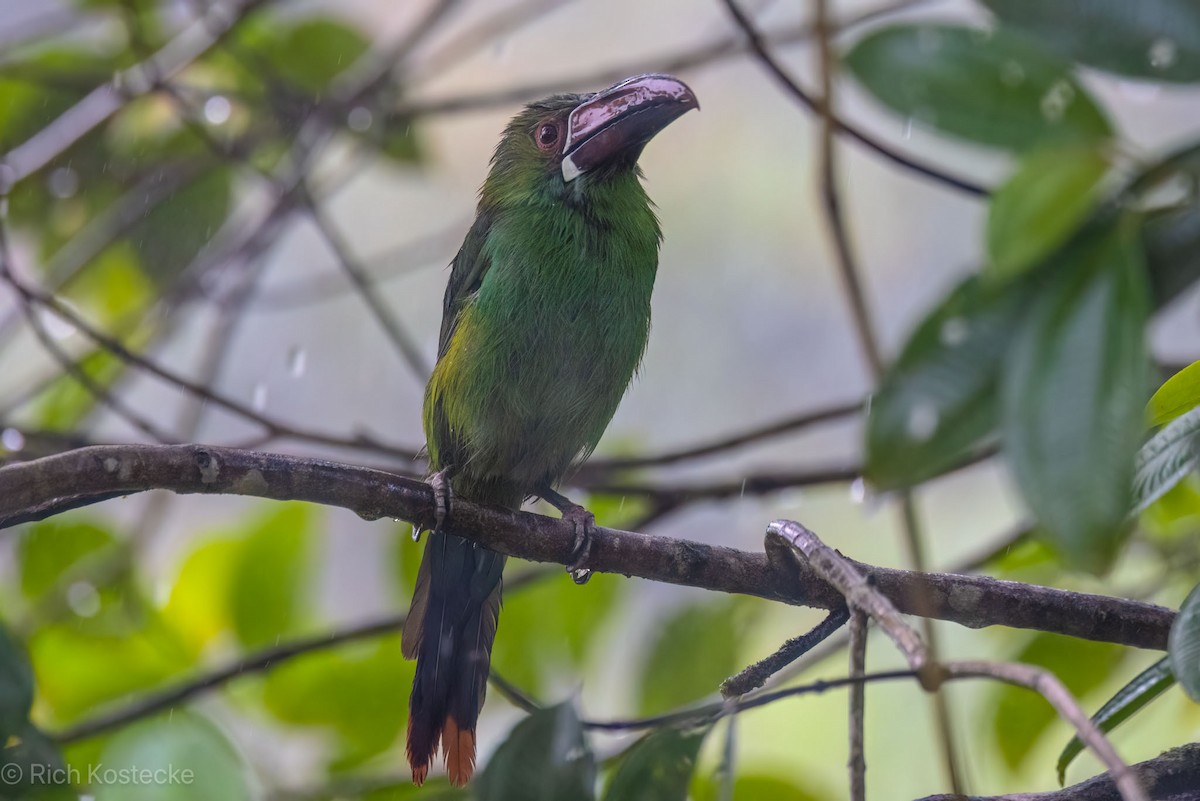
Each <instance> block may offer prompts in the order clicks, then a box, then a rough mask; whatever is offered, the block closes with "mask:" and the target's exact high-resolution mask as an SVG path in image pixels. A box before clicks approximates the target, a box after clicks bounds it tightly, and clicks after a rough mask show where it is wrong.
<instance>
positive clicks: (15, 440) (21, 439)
mask: <svg viewBox="0 0 1200 801" xmlns="http://www.w3.org/2000/svg"><path fill="white" fill-rule="evenodd" d="M0 445H3V446H4V448H5V450H7V451H9V452H10V453H17V452H19V451H22V450H24V449H25V435H24V434H22V433H21V432H20V431H18V430H17V429H15V428H6V429H4V431H0Z"/></svg>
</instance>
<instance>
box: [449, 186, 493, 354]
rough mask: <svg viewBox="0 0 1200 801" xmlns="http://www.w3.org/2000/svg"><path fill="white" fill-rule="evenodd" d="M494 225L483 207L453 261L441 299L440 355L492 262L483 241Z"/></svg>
mask: <svg viewBox="0 0 1200 801" xmlns="http://www.w3.org/2000/svg"><path fill="white" fill-rule="evenodd" d="M491 227H492V215H491V213H490V212H486V211H482V210H480V212H479V214H478V215H476V217H475V223H474V224H473V225H472V226H471V230H470V231H468V232H467V237H466V239H464V240H463V243H462V247H460V248H459V249H458V253H457V254H456V255H455V257H454V261H453V262H451V264H450V280H449V281H447V282H446V296H445V298H443V299H442V331H441V334H440V335H439V336H438V358H439V359H441V358H442V357H443V356H445V355H446V349H447V348H449V347H450V340H451V338H452V337H453V336H454V330H455V328H457V327H458V319H459V315H460V314H462V310H463V309H464V308H465V307H466V305H467V304H468V303H469V302H470V300H471V298H472V297H473V296H474V295H475V293H476V292H478V291H479V285H480V284H482V283H483V276H484V274H485V273H486V272H487V271H488V267H490V266H491V261H490V260H489V259H488V258H487V256H485V255H484V252H483V243H484V241H485V240H486V239H487V235H488V231H489V230H491Z"/></svg>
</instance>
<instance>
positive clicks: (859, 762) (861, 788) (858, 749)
mask: <svg viewBox="0 0 1200 801" xmlns="http://www.w3.org/2000/svg"><path fill="white" fill-rule="evenodd" d="M866 672H867V615H866V613H865V612H863V611H862V610H861V609H854V610H853V611H851V612H850V675H851V676H852V677H853V676H861V675H863V674H864V673H866ZM866 690H867V686H866V685H865V684H855V685H854V686H852V687H851V688H850V758H849V759H848V760H847V767H848V769H849V771H850V799H851V801H866V798H867V759H866V752H865V750H864V749H863V733H864V727H863V716H864V712H865V710H866V705H867V693H866Z"/></svg>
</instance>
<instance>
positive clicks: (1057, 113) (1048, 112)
mask: <svg viewBox="0 0 1200 801" xmlns="http://www.w3.org/2000/svg"><path fill="white" fill-rule="evenodd" d="M1074 99H1075V90H1074V89H1073V88H1071V84H1069V83H1067V82H1066V81H1055V82H1054V85H1053V86H1051V87H1050V89H1049V90H1048V91H1047V92H1046V94H1045V95H1043V96H1042V102H1041V107H1042V116H1043V117H1045V118H1046V119H1047V120H1048V121H1049V122H1058V121H1059V120H1061V119H1062V118H1063V114H1064V113H1066V110H1067V106H1069V105H1071V101H1072V100H1074Z"/></svg>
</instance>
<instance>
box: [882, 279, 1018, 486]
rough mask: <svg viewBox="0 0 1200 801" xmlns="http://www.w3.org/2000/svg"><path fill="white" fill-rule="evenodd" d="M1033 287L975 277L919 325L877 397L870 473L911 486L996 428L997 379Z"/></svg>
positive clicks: (894, 483) (950, 463)
mask: <svg viewBox="0 0 1200 801" xmlns="http://www.w3.org/2000/svg"><path fill="white" fill-rule="evenodd" d="M1032 289H1033V288H1032V287H1031V286H1028V285H1025V284H1010V285H1006V286H996V285H992V284H989V283H988V282H986V281H984V280H982V279H980V278H978V277H975V276H972V277H970V278H968V279H967V280H965V281H963V282H962V283H961V284H959V285H958V287H956V288H955V289H954V290H953V291H952V292H951V293H950V295H949V296H948V297H947V298H946V299H945V300H944V301H943V302H942V303H941V304H940V305H939V306H938V307H937V308H936V309H934V310H933V311H932V312H930V313H929V315H928V316H926V318H925V320H924V321H923V322H922V323H921V324H920V325H919V326H918V327H917V329H916V330H915V331H914V332H913V334H912V336H911V337H910V338H909V340H908V343H907V344H906V345H905V346H904V350H903V351H902V352H901V354H900V357H899V359H897V360H896V363H895V364H894V365H892V366H891V367H890V368H889V369H888V371H887V374H886V375H885V376H884V378H883V381H882V383H881V384H880V387H879V390H878V392H876V394H875V395H874V396H873V397H872V398H871V404H870V410H869V414H868V417H867V466H866V475H867V478H868V479H870V481H871V483H872V484H874V485H875V486H877V487H879V488H880V489H885V490H886V489H893V488H896V487H904V486H911V485H913V484H917V483H920V482H921V481H924V480H926V479H928V478H931V477H933V476H936V475H938V474H939V473H941V472H944V471H945V470H946V469H948V468H950V467H952V466H953V465H954V464H955V463H957V462H958V461H960V460H961V459H962V458H963V457H964V456H965V455H966V454H967V453H968V452H969V451H970V450H971V448H972V447H974V446H976V445H978V444H979V443H980V441H981V440H982V439H983V438H984V437H986V436H987V435H988V434H990V433H991V432H992V431H993V430H994V429H995V426H996V422H997V417H998V416H999V415H998V401H997V398H996V394H997V393H996V385H997V376H998V373H999V369H1000V364H1001V361H1002V359H1003V357H1004V353H1005V352H1006V350H1007V348H1008V345H1009V341H1010V340H1011V339H1012V337H1013V334H1014V332H1015V330H1016V327H1017V324H1018V323H1019V322H1020V320H1021V317H1022V315H1024V313H1025V311H1026V308H1027V307H1028V304H1029V301H1030V297H1031V295H1032V294H1033V293H1032Z"/></svg>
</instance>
